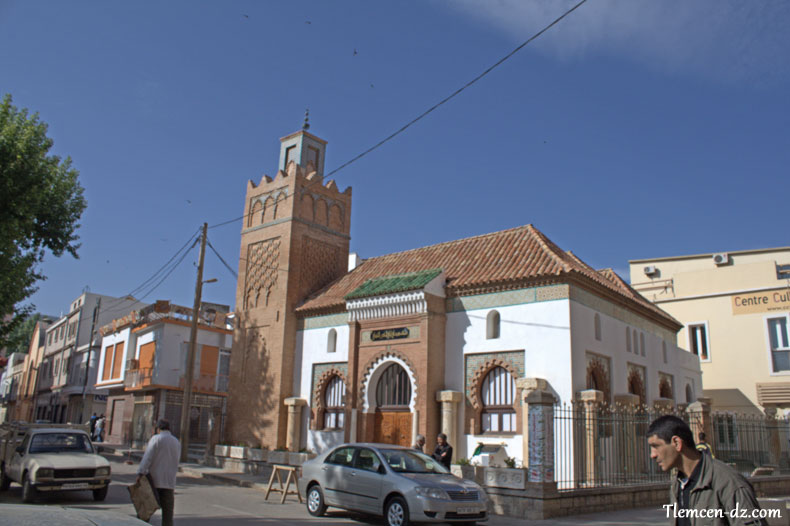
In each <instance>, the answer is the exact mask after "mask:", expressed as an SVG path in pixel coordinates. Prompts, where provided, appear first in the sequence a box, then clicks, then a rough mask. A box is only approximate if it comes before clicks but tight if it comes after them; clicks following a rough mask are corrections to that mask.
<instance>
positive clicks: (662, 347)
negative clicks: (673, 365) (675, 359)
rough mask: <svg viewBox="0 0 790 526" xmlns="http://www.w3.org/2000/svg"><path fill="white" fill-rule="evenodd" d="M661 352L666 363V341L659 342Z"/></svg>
mask: <svg viewBox="0 0 790 526" xmlns="http://www.w3.org/2000/svg"><path fill="white" fill-rule="evenodd" d="M661 354H662V355H663V357H664V363H667V342H661Z"/></svg>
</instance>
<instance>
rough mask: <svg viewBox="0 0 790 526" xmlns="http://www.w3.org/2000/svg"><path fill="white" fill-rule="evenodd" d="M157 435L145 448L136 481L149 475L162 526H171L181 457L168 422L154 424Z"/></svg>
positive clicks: (179, 444) (178, 444) (177, 442)
mask: <svg viewBox="0 0 790 526" xmlns="http://www.w3.org/2000/svg"><path fill="white" fill-rule="evenodd" d="M156 431H157V434H155V435H154V436H152V437H151V440H149V441H148V445H147V446H146V447H145V454H144V455H143V460H142V461H141V462H140V467H139V468H137V479H138V480H140V478H142V477H144V476H145V475H151V479H152V482H153V486H154V490H155V491H156V493H157V495H158V496H159V506H160V507H161V508H162V526H173V508H174V506H175V488H176V474H177V473H178V460H179V458H180V457H181V443H180V442H179V441H178V439H177V438H176V437H174V436H173V435H172V434H171V433H170V422H168V421H167V420H163V419H160V420H159V421H158V422H157V423H156Z"/></svg>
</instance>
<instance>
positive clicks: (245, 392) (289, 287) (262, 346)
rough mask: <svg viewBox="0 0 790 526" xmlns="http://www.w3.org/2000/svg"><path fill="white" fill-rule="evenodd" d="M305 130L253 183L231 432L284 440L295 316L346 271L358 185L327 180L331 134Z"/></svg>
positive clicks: (271, 442)
mask: <svg viewBox="0 0 790 526" xmlns="http://www.w3.org/2000/svg"><path fill="white" fill-rule="evenodd" d="M309 127H310V124H309V115H308V113H307V112H306V113H305V123H304V125H303V127H302V130H300V131H298V132H295V133H292V134H290V135H287V136H285V137H283V138H282V139H280V162H279V170H278V172H277V175H276V176H275V177H274V179H271V178H269V177H268V176H265V175H264V176H263V178H262V179H261V181H260V182H259V183H258V184H257V185H256V184H255V183H253V182H252V181H250V182H249V183H248V184H247V195H246V198H245V205H244V215H245V219H244V225H243V227H242V231H241V255H240V259H239V279H238V283H237V288H236V312H237V326H236V329H235V333H234V341H233V352H232V355H231V365H230V393H229V400H228V421H227V425H226V436H227V438H228V439H230V440H232V441H236V442H246V443H250V444H253V445H256V446H258V445H259V446H262V447H269V448H270V449H274V448H276V447H283V446H285V434H286V419H287V411H286V407H285V406H284V405H283V401H284V400H285V398H288V397H290V396H292V394H293V387H294V362H295V356H294V352H295V350H294V349H295V344H296V329H297V323H296V322H297V320H296V315H295V313H294V309H295V308H296V307H298V306H299V305H300V304H301V303H302V302H303V301H304V299H305V298H306V297H307V296H309V295H310V294H312V293H314V292H316V291H318V290H320V289H321V288H322V287H324V286H325V285H327V284H328V283H330V282H331V281H333V280H335V279H337V278H338V277H340V276H342V275H343V274H345V272H346V271H347V264H348V246H349V241H350V236H349V225H350V221H351V188H347V189H346V190H345V191H344V192H340V191H339V190H338V188H337V185H336V184H335V182H334V181H329V182H326V183H325V182H324V180H323V171H324V159H325V154H326V144H327V143H326V141H324V140H323V139H320V138H318V137H316V136H315V135H312V134H311V133H309V132H308V131H307V130H308V129H309Z"/></svg>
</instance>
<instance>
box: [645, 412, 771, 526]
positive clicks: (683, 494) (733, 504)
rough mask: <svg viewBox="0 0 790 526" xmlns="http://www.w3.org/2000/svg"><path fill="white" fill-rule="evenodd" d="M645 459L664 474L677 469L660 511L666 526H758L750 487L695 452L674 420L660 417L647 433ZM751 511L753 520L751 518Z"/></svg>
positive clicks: (683, 426) (684, 430)
mask: <svg viewBox="0 0 790 526" xmlns="http://www.w3.org/2000/svg"><path fill="white" fill-rule="evenodd" d="M647 443H648V445H649V446H650V458H652V459H655V461H656V463H657V464H658V466H659V467H660V468H661V469H662V470H663V471H669V470H671V469H676V470H677V476H676V477H673V478H672V486H671V489H670V492H669V499H670V504H668V505H666V506H665V509H666V510H667V516H668V518H669V519H670V524H673V525H676V526H698V525H702V524H714V525H725V524H728V525H737V526H758V525H759V526H762V525H766V526H767V524H768V523H767V522H766V521H765V519H760V518H757V517H759V513H760V505H759V504H758V503H757V498H756V497H755V495H754V488H752V485H751V484H749V482H748V481H747V480H746V479H745V478H743V477H742V476H741V475H740V474H739V473H737V472H736V471H735V470H733V469H732V468H731V467H729V466H728V465H726V464H724V463H723V462H720V461H718V460H716V459H714V458H713V457H712V456H710V455H705V454H703V453H701V452H699V451H697V449H696V448H695V447H694V435H693V434H692V433H691V429H689V427H688V425H686V423H685V422H683V420H681V419H680V418H678V417H676V416H671V415H666V416H662V417H659V418H657V419H655V420H654V421H653V423H651V424H650V427H648V429H647ZM755 512H756V514H757V517H755Z"/></svg>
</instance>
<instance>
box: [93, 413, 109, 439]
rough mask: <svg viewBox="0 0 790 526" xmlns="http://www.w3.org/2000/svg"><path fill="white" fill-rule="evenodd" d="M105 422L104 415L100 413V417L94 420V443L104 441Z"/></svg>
mask: <svg viewBox="0 0 790 526" xmlns="http://www.w3.org/2000/svg"><path fill="white" fill-rule="evenodd" d="M105 422H107V419H106V418H104V413H102V414H101V416H99V418H98V419H97V420H96V430H95V431H96V436H95V437H94V439H95V440H96V442H103V441H104V424H105Z"/></svg>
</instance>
